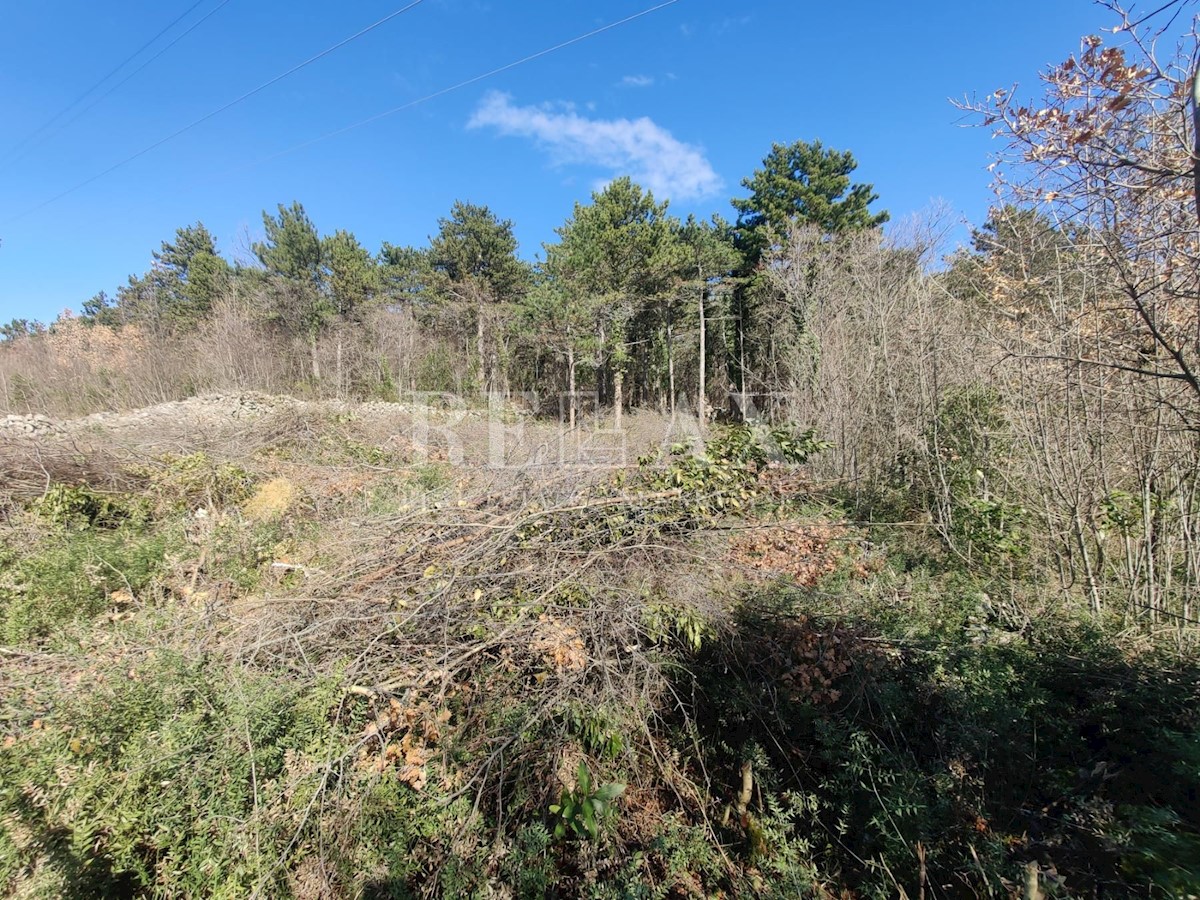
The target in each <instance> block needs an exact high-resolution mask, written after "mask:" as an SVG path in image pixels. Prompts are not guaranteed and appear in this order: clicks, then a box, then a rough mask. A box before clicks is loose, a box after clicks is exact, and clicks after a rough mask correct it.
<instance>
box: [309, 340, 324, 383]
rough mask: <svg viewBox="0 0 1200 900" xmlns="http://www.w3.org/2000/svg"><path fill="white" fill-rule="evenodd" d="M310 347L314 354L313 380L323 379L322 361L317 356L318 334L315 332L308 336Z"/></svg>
mask: <svg viewBox="0 0 1200 900" xmlns="http://www.w3.org/2000/svg"><path fill="white" fill-rule="evenodd" d="M308 349H309V352H310V353H311V354H312V373H313V381H320V380H321V361H320V360H319V359H318V358H317V334H316V332H313V333H312V334H310V335H309V336H308Z"/></svg>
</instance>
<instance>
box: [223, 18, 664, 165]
mask: <svg viewBox="0 0 1200 900" xmlns="http://www.w3.org/2000/svg"><path fill="white" fill-rule="evenodd" d="M678 2H679V0H665V2H663V3H659V4H657V5H656V6H651V7H649V8H648V9H643V10H642V11H641V12H637V13H634V14H633V15H631V16H626V17H625V18H624V19H618V20H617V21H615V22H609V23H608V24H607V25H602V26H600V27H599V28H595V29H593V30H591V31H589V32H587V33H585V34H580V35H576V36H575V37H573V38H571V39H570V40H566V41H563V42H562V43H561V44H555V45H554V46H553V47H547V48H546V49H545V50H539V51H538V52H537V53H531V54H530V55H529V56H525V57H522V58H521V59H518V60H515V61H513V62H510V63H505V64H504V65H502V66H500V67H498V68H495V69H492V70H490V71H488V72H484V73H482V74H480V75H475V76H472V77H471V78H468V79H466V80H465V81H460V82H458V83H457V84H453V85H451V86H450V87H445V88H442V89H441V90H438V91H434V92H433V93H432V94H426V95H425V96H424V97H418V98H417V99H416V100H410V101H408V102H407V103H402V104H401V105H400V106H396V107H393V108H392V109H389V110H386V111H384V112H381V113H376V114H375V115H373V116H370V117H368V118H366V119H362V120H360V121H358V122H355V123H353V124H351V125H346V126H345V127H343V128H338V129H337V130H335V131H329V132H326V133H325V134H322V135H318V136H317V137H315V138H310V139H309V140H307V141H303V142H302V143H299V144H296V145H294V146H292V147H288V148H287V149H285V150H280V151H279V152H278V153H273V154H271V155H270V156H265V157H263V158H262V159H259V160H257V161H255V162H252V163H249V164H248V165H245V166H242V167H241V168H240V169H237V170H234V171H243V170H245V169H251V168H254V167H255V166H260V165H262V164H263V163H267V162H271V161H272V160H275V159H278V158H279V157H281V156H287V155H288V154H289V153H295V152H296V151H298V150H303V149H305V148H306V147H311V146H312V145H313V144H318V143H320V142H321V141H325V140H329V139H330V138H334V137H338V136H339V135H343V134H345V133H346V132H348V131H353V130H354V129H356V128H361V127H363V126H364V125H370V124H371V123H372V122H378V121H379V120H380V119H386V118H387V117H388V116H394V115H395V114H396V113H400V112H404V111H405V110H406V109H412V108H413V107H414V106H419V105H420V104H422V103H428V102H429V101H430V100H436V99H437V98H438V97H442V96H445V95H446V94H449V93H452V92H454V91H457V90H461V89H462V88H465V87H469V86H471V85H472V84H476V83H478V82H480V81H483V80H484V79H486V78H491V77H492V76H494V75H499V74H500V73H502V72H507V71H508V70H509V69H515V68H516V67H517V66H522V65H524V64H525V63H528V62H533V61H534V60H535V59H540V58H541V57H543V56H547V55H549V54H551V53H554V52H556V51H558V50H562V49H563V48H565V47H570V46H571V45H572V44H578V43H579V42H580V41H585V40H587V39H588V38H590V37H595V36H596V35H598V34H602V33H603V32H605V31H611V30H612V29H613V28H617V27H619V26H621V25H625V24H628V23H629V22H632V21H634V20H635V19H640V18H642V17H643V16H648V15H650V14H651V13H654V12H658V11H659V10H660V9H663V8H665V7H668V6H672V5H674V4H676V3H678Z"/></svg>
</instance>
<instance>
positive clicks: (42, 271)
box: [0, 0, 1113, 321]
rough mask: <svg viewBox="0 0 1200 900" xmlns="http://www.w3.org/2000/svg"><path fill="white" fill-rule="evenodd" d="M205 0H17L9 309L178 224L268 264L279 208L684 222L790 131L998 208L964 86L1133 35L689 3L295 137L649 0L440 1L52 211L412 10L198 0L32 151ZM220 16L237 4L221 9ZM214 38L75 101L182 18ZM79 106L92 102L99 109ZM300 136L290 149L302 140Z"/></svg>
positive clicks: (1079, 13) (898, 202)
mask: <svg viewBox="0 0 1200 900" xmlns="http://www.w3.org/2000/svg"><path fill="white" fill-rule="evenodd" d="M195 2H196V0H156V2H151V0H116V2H110V3H96V2H95V0H39V2H37V3H15V2H14V3H6V4H4V8H3V10H2V11H0V121H2V122H3V123H4V125H3V128H2V129H0V240H2V241H3V243H2V245H0V320H4V321H7V320H8V319H9V318H10V317H13V316H25V317H31V318H39V319H52V318H53V317H54V316H55V315H56V314H57V312H58V311H59V310H61V309H63V308H65V307H71V308H75V309H77V308H78V307H79V305H80V304H81V303H82V302H83V301H84V300H86V299H87V298H88V297H90V296H92V295H93V294H94V293H96V292H97V291H99V290H102V289H103V290H106V291H108V292H109V293H110V294H111V293H112V292H113V291H114V289H115V288H116V287H117V286H118V285H119V284H121V283H123V282H124V280H125V277H126V276H127V275H128V274H129V273H141V272H143V271H145V270H146V269H147V268H148V266H149V263H150V254H151V252H152V251H153V250H155V249H156V248H157V247H158V246H159V244H160V242H161V241H163V240H164V239H168V238H170V237H171V236H172V235H173V234H174V232H175V229H176V228H178V227H180V226H181V225H185V224H189V223H192V222H195V221H197V220H201V221H203V222H204V223H205V224H206V225H207V226H208V227H209V229H210V230H211V231H212V232H213V233H214V234H215V235H216V237H217V240H218V245H219V248H220V249H221V251H222V252H223V253H224V254H225V255H226V256H229V257H231V258H234V257H238V256H244V255H245V254H246V251H245V249H244V248H245V247H246V246H248V244H249V242H250V241H252V240H254V239H256V238H257V237H259V236H260V235H261V228H262V221H261V212H262V210H263V209H272V210H273V209H274V208H275V206H276V204H278V203H280V202H283V203H290V202H291V201H293V200H299V201H300V202H302V203H303V204H304V206H305V208H306V209H307V210H308V212H309V214H310V216H311V217H312V218H313V220H314V221H315V222H316V224H317V226H318V228H319V229H320V230H321V231H322V232H323V233H324V232H332V231H334V230H335V229H338V228H345V229H348V230H350V231H353V232H354V233H355V234H356V235H357V236H358V237H359V239H360V240H361V241H362V242H363V243H364V244H365V245H366V246H367V247H368V248H370V249H371V250H372V251H374V250H377V249H378V247H379V245H380V243H381V242H382V241H385V240H386V241H390V242H392V243H394V244H407V243H413V244H423V243H424V242H425V241H426V239H427V238H428V236H429V235H430V234H432V233H434V232H435V231H436V228H437V219H438V218H439V217H440V216H444V215H446V214H447V213H448V211H449V209H450V206H451V204H452V203H453V202H454V200H455V199H463V200H469V201H471V202H473V203H482V204H487V205H488V206H490V207H491V208H492V209H493V211H495V212H496V213H497V214H498V215H500V216H501V217H504V218H510V219H512V220H513V221H514V223H515V225H516V232H517V236H518V238H519V239H520V241H521V252H522V255H524V256H526V257H528V258H533V257H534V256H535V255H536V254H537V253H538V252H539V251H540V248H541V244H542V243H543V242H545V241H549V240H552V239H553V238H554V229H555V228H556V227H557V226H559V225H560V224H561V223H562V222H563V220H564V219H565V218H566V217H567V216H568V215H569V214H570V212H571V209H572V205H573V204H574V203H575V202H576V201H579V200H584V201H586V200H587V198H588V197H589V195H590V192H591V191H592V190H593V189H595V188H596V187H597V186H598V185H601V184H603V183H604V182H605V181H606V180H608V179H610V178H612V177H614V176H615V175H620V174H632V175H633V176H634V177H635V178H636V179H638V180H639V181H641V182H642V183H643V184H645V185H646V186H648V187H652V188H653V189H655V192H656V194H657V195H659V196H660V198H661V197H666V198H668V199H670V200H671V209H672V211H673V212H675V213H676V214H679V215H681V216H683V215H686V214H687V213H689V212H695V213H697V214H699V215H701V216H704V217H707V216H708V215H709V214H711V213H712V212H720V213H722V214H723V215H726V216H732V210H731V209H730V207H729V198H731V197H733V196H735V195H741V194H742V193H743V192H742V190H741V188H740V185H739V182H740V181H741V179H742V178H744V177H746V176H747V175H749V174H750V173H751V172H752V171H753V170H754V168H755V167H756V166H758V165H759V164H760V163H761V160H762V157H763V156H764V155H765V154H766V153H767V151H768V150H769V149H770V146H771V144H772V142H775V141H780V142H791V141H795V140H801V139H803V140H814V139H819V140H821V141H822V142H823V143H824V144H825V145H826V146H829V147H832V148H836V149H841V150H850V151H852V152H853V153H854V154H855V156H856V158H857V159H858V161H859V169H858V172H857V173H856V175H857V177H858V178H859V180H862V181H867V182H871V183H873V184H874V185H875V188H876V190H877V192H878V193H879V194H880V198H881V199H880V202H879V206H880V207H881V208H886V209H888V210H889V211H890V212H891V213H892V215H893V218H894V219H897V218H901V217H904V216H906V215H908V214H911V213H914V212H917V211H919V210H921V209H923V208H926V207H928V206H929V204H930V202H931V201H932V200H934V199H935V198H940V199H942V200H944V201H946V202H947V203H948V204H949V205H950V206H951V207H952V208H953V209H954V210H956V211H957V212H958V213H959V214H960V215H961V216H962V218H963V220H964V221H971V222H978V221H979V220H981V219H982V217H983V216H984V215H985V213H986V209H987V206H988V203H989V200H990V196H991V195H990V192H989V188H988V183H989V178H988V173H987V171H986V166H987V163H988V152H989V149H990V139H989V135H988V133H987V132H986V131H985V130H983V129H978V128H964V127H962V125H961V122H960V116H959V114H958V112H957V111H956V110H955V109H954V108H953V107H952V106H951V104H950V102H949V99H950V98H956V97H957V98H962V97H964V96H969V95H971V94H979V95H984V94H987V93H989V92H990V91H992V90H994V89H995V88H997V87H1011V86H1012V85H1013V84H1014V83H1019V84H1020V86H1021V89H1020V90H1019V93H1020V94H1031V93H1034V92H1035V91H1036V89H1037V74H1038V72H1039V71H1041V70H1042V69H1043V68H1044V67H1046V66H1047V65H1048V64H1050V63H1052V62H1056V61H1059V60H1060V59H1062V58H1064V57H1065V56H1066V55H1067V54H1069V53H1071V52H1073V51H1075V50H1076V48H1077V47H1078V40H1079V38H1080V36H1081V35H1084V34H1087V33H1095V32H1097V31H1099V30H1100V29H1101V28H1104V27H1108V26H1110V25H1112V24H1113V22H1112V21H1111V20H1110V19H1109V17H1108V15H1107V13H1106V12H1105V11H1104V10H1103V9H1102V8H1100V7H1099V6H1097V5H1095V4H1093V3H1091V2H1088V0H1006V2H1005V3H1003V4H997V3H995V2H988V3H983V2H975V0H957V2H949V0H928V2H922V3H897V2H895V0H889V2H877V0H857V2H847V3H828V2H801V0H761V2H742V3H735V2H729V0H726V2H723V3H722V2H717V0H677V2H675V3H673V4H670V5H668V6H666V7H665V8H663V9H660V10H658V11H656V12H653V13H651V14H649V15H646V16H643V17H641V18H638V19H636V20H635V21H632V22H629V23H627V24H625V25H622V26H620V27H617V28H614V29H612V30H609V31H606V32H604V33H602V34H599V35H597V36H595V37H592V38H589V39H588V40H585V41H581V42H579V43H576V44H574V45H572V46H570V47H567V48H565V49H563V50H560V51H558V52H555V53H553V54H549V55H547V56H543V57H541V58H539V59H536V60H534V61H532V62H529V63H527V64H525V65H522V66H518V67H516V68H512V69H509V70H507V71H505V72H502V73H500V74H498V75H495V76H493V77H490V78H486V79H483V80H480V81H478V82H476V83H474V84H471V85H468V86H466V87H463V88H461V89H458V90H455V91H452V92H449V93H446V94H443V95H441V96H438V97H436V98H434V99H431V100H428V101H427V102H422V103H418V104H417V105H415V106H412V107H410V108H408V109H406V110H404V111H402V112H399V113H397V114H395V115H392V116H388V117H386V118H383V119H380V120H378V121H375V122H373V123H371V124H368V125H365V126H363V127H359V128H355V129H353V130H350V131H348V132H345V133H343V134H340V135H337V136H335V137H331V138H328V139H324V140H320V141H317V142H316V143H311V144H309V145H308V146H304V147H302V148H301V149H292V148H295V147H297V146H298V145H301V144H305V143H306V142H308V141H310V140H312V139H313V138H318V137H320V136H322V135H325V134H328V133H330V132H333V131H336V130H338V129H341V128H343V127H344V126H347V125H351V124H353V123H355V122H358V121H361V120H363V119H366V118H368V117H371V116H374V115H376V114H378V113H380V112H383V111H385V110H388V109H392V108H395V107H397V106H401V105H403V104H407V103H411V102H412V101H415V100H420V99H421V98H424V97H427V96H428V95H430V94H434V93H436V92H439V91H441V90H443V89H445V88H447V87H450V86H452V85H455V84H458V83H460V82H463V81H465V80H467V79H469V78H472V77H473V76H476V75H479V74H481V73H484V72H488V71H490V70H492V69H495V68H498V67H500V66H503V65H505V64H507V63H510V62H513V61H515V60H518V59H521V58H523V57H525V56H528V55H530V54H533V53H536V52H538V51H540V50H543V49H545V48H547V47H550V46H552V45H555V44H557V43H560V42H562V41H565V40H568V39H570V38H573V37H575V36H577V35H580V34H583V33H585V32H587V31H589V30H592V29H595V28H597V27H600V26H602V25H604V24H606V23H609V22H612V21H615V20H619V19H621V18H624V17H626V16H630V15H632V14H634V13H637V12H639V11H641V10H643V9H646V8H647V7H650V6H652V5H654V4H653V2H652V0H641V2H639V0H596V2H590V3H584V2H579V0H527V2H520V3H517V2H507V3H505V2H501V0H488V2H481V0H423V2H421V3H420V4H419V5H417V6H416V7H415V8H413V9H412V10H410V11H409V12H407V13H404V14H403V15H400V16H398V17H396V18H395V19H393V20H391V21H389V22H388V23H386V24H384V25H382V26H381V27H379V28H377V29H376V30H374V31H372V32H370V33H369V34H367V35H365V36H363V37H362V38H360V39H358V40H356V41H354V42H353V43H351V44H349V45H347V46H345V47H343V48H342V49H340V50H338V51H337V52H335V53H333V54H330V55H329V56H327V57H325V58H323V59H321V60H320V61H318V62H316V63H314V64H312V65H311V66H308V67H307V68H305V69H303V70H301V71H299V72H297V73H296V74H294V75H292V76H290V77H288V78H286V79H284V80H282V81H280V82H279V83H277V84H274V85H272V86H271V87H269V88H267V89H265V90H263V91H262V92H261V93H259V94H257V95H255V96H254V97H252V98H250V99H248V100H246V101H245V102H243V103H241V104H239V105H237V106H235V107H233V108H232V109H229V110H227V111H226V112H223V113H221V114H220V115H217V116H215V117H213V118H212V119H210V120H209V121H206V122H204V123H203V124H201V125H199V126H197V127H195V128H193V129H192V130H190V131H188V132H187V133H185V134H183V135H182V136H180V137H179V138H177V139H175V140H172V141H170V142H168V143H166V144H164V145H163V146H160V147H158V148H156V149H154V150H152V151H151V152H149V153H146V154H145V155H144V156H142V157H140V158H138V159H136V160H134V161H133V162H131V163H129V164H128V165H125V166H123V167H121V168H120V169H118V170H116V171H114V172H111V173H110V174H108V175H105V176H104V177H102V178H99V179H98V180H96V181H94V182H93V183H91V184H89V185H87V186H85V187H82V188H80V189H78V190H75V191H74V192H72V193H70V194H68V195H67V196H65V197H63V198H62V199H59V200H56V201H55V202H53V203H50V204H48V205H45V206H41V208H38V209H36V210H35V211H32V212H29V210H31V209H34V208H35V207H38V206H40V205H41V204H43V203H44V202H45V201H46V200H48V199H49V198H51V197H54V196H56V195H58V194H60V193H62V192H63V191H66V190H68V189H70V188H72V187H73V186H75V185H77V184H79V183H81V182H83V181H85V180H87V179H89V178H91V177H92V176H94V175H96V174H97V173H99V172H102V171H104V170H105V169H107V168H109V167H110V166H112V165H113V164H114V163H117V162H120V161H121V160H123V159H125V158H127V157H129V156H131V155H133V154H135V153H137V152H138V151H140V150H142V149H143V148H145V147H147V146H149V145H151V144H153V143H154V142H156V141H158V140H160V139H162V138H163V137H165V136H167V135H169V134H171V133H172V132H174V131H176V130H177V129H179V128H182V127H183V126H185V125H187V124H189V123H191V122H193V121H195V120H197V119H199V118H200V117H202V116H204V115H206V114H208V113H210V112H212V111H213V110H215V109H217V108H219V107H221V106H222V105H224V104H226V103H228V102H229V101H231V100H233V99H234V98H236V97H239V96H240V95H242V94H244V93H245V92H247V91H249V90H251V89H253V88H255V87H257V86H258V85H260V84H262V83H264V82H266V81H268V80H269V79H271V78H273V77H274V76H276V75H278V74H279V73H281V72H283V71H285V70H287V69H288V68H290V67H292V66H294V65H295V64H297V63H299V62H301V61H303V60H305V59H307V58H308V57H310V56H312V55H314V54H316V53H319V52H320V51H322V50H324V49H325V48H327V47H329V46H330V45H332V44H334V43H336V42H337V41H339V40H341V39H342V38H344V37H348V36H349V35H351V34H354V33H355V32H357V31H359V30H360V29H362V28H363V27H365V26H367V25H369V24H370V23H372V22H374V21H376V20H378V19H380V18H382V17H384V16H386V15H387V14H389V13H391V12H393V11H394V10H396V9H398V8H400V7H401V6H403V5H404V4H403V3H402V2H401V0H357V2H354V3H336V4H335V3H328V2H318V0H288V2H283V0H202V2H199V3H197V4H196V6H195V9H194V10H192V11H191V13H190V14H189V15H188V16H186V17H185V18H184V19H183V20H182V21H181V22H180V23H179V24H178V25H177V26H176V27H175V28H174V29H173V30H171V31H169V32H168V33H167V34H166V35H164V36H163V37H162V38H161V39H160V40H159V41H158V42H157V43H155V44H154V45H153V46H151V47H150V48H149V49H148V50H147V51H146V52H145V53H144V54H143V55H142V56H140V57H138V58H137V59H136V60H134V61H133V62H132V63H131V64H130V65H129V66H128V67H126V68H125V69H123V70H122V71H121V72H120V73H118V74H117V75H116V76H115V77H114V78H112V79H111V80H110V81H108V82H106V83H105V84H104V85H103V86H101V87H100V88H99V89H98V90H97V91H95V92H94V93H93V94H91V95H90V96H89V97H88V98H87V99H85V101H84V102H83V103H82V104H80V106H78V107H76V108H75V109H74V110H73V111H72V112H70V113H68V114H67V115H65V116H63V117H62V118H61V119H60V120H59V121H58V122H56V123H55V124H54V125H53V126H52V127H50V128H48V129H46V130H45V131H44V132H43V133H42V134H41V135H39V136H38V137H37V138H36V139H35V140H34V141H32V142H29V143H28V144H27V145H26V146H24V147H23V148H22V149H20V150H19V151H18V152H12V148H13V147H14V146H16V145H18V144H20V142H22V141H23V140H25V139H26V138H27V137H28V136H29V135H30V134H32V133H33V132H35V131H36V130H37V129H38V128H39V127H40V126H41V125H43V123H45V122H46V121H47V120H48V119H50V118H51V117H52V116H54V115H55V114H56V113H58V112H59V111H60V110H62V109H63V108H64V107H66V106H67V105H68V104H70V103H71V101H73V100H75V99H76V98H77V97H78V96H79V95H80V94H81V93H83V92H84V91H85V90H86V89H88V88H89V87H90V86H91V85H92V84H93V83H94V82H96V81H97V80H98V79H99V78H100V77H101V76H103V75H104V74H106V73H107V72H109V71H110V70H111V69H112V68H113V67H114V66H116V65H117V64H118V63H119V62H121V61H122V60H123V59H125V58H126V57H127V56H128V55H129V54H131V53H132V52H133V51H134V50H136V49H137V48H138V47H140V46H141V45H142V44H144V43H145V42H146V41H148V40H149V39H150V38H151V37H153V36H154V35H155V34H156V33H157V32H159V31H160V30H161V29H163V28H164V27H165V26H166V25H167V24H168V23H170V22H171V21H172V20H173V19H175V18H176V17H177V16H179V15H180V14H181V13H183V12H184V11H185V10H187V9H188V7H189V6H191V5H192V4H193V3H195ZM213 10H216V11H215V12H213ZM209 13H211V15H210V16H209V18H207V19H205V20H204V21H203V22H202V23H201V24H200V25H198V26H197V27H196V28H195V29H194V30H193V31H192V32H191V33H189V34H187V35H186V36H185V37H183V38H182V39H181V40H179V42H178V43H177V44H175V45H174V46H173V47H171V48H170V49H169V50H167V51H166V52H165V53H163V54H162V56H160V57H159V58H158V59H156V60H154V61H153V62H151V63H150V64H149V65H147V66H146V67H145V69H144V70H142V71H141V72H139V73H138V74H137V75H135V76H134V77H132V78H130V79H129V80H128V82H126V83H125V84H123V85H122V86H120V87H119V88H117V89H116V90H114V91H112V93H111V94H109V95H108V96H107V97H105V98H104V99H103V100H101V101H100V102H98V103H96V104H95V105H94V106H93V107H92V108H91V109H88V110H87V111H86V112H84V113H83V114H82V115H78V116H77V113H78V112H79V110H80V109H81V108H83V107H86V106H88V105H89V104H90V103H92V102H93V101H94V100H95V99H96V98H97V97H99V96H100V95H101V94H103V93H104V92H105V91H106V90H108V89H109V88H110V87H111V86H112V85H113V84H115V83H116V82H118V81H120V80H121V79H122V78H123V77H125V76H126V75H127V74H128V73H129V72H131V71H132V70H133V69H134V68H136V67H137V66H138V65H140V64H141V63H142V62H143V61H145V60H146V59H147V58H149V57H150V56H151V55H152V54H154V53H155V52H157V50H159V49H161V48H162V47H163V46H165V45H166V44H167V43H168V42H169V41H171V40H172V39H173V38H175V37H177V36H178V35H180V34H181V33H182V32H183V31H184V30H185V29H187V28H188V27H189V26H191V25H193V24H194V23H196V22H197V21H199V20H200V19H201V18H202V17H203V16H205V15H208V14H209ZM76 116H77V117H76ZM289 150H290V151H291V152H283V151H289Z"/></svg>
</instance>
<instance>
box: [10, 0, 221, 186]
mask: <svg viewBox="0 0 1200 900" xmlns="http://www.w3.org/2000/svg"><path fill="white" fill-rule="evenodd" d="M230 2H231V0H221V2H220V3H218V4H217V5H216V6H214V7H213V8H212V9H211V10H209V11H208V12H207V13H205V14H204V15H203V16H202V17H200V18H199V19H197V20H196V21H195V22H193V23H192V24H191V25H190V26H189V27H188V29H187V30H186V31H184V32H183V33H182V34H179V35H178V36H176V37H175V39H174V40H172V41H171V42H170V43H169V44H167V45H166V46H165V47H163V48H162V49H161V50H159V51H158V52H157V53H155V54H154V55H153V56H151V57H150V58H149V59H147V60H146V61H145V62H143V63H142V64H141V65H140V66H138V67H137V68H136V69H134V70H133V71H132V72H130V73H129V74H128V75H126V76H125V77H124V78H122V79H121V80H120V81H118V82H117V83H116V84H114V85H113V86H112V87H110V88H109V89H108V90H107V91H105V92H104V93H103V94H101V95H100V96H99V97H97V98H96V99H95V100H93V101H92V102H91V103H89V104H88V105H87V106H85V107H84V108H83V109H81V110H79V111H78V112H77V113H75V115H73V116H71V118H69V119H67V121H65V122H63V123H62V124H61V125H59V126H58V128H56V129H55V130H54V131H53V132H51V133H50V134H48V135H47V136H46V139H47V140H48V139H49V138H52V137H54V135H56V134H60V133H61V132H62V131H63V129H65V128H69V127H70V126H71V125H72V124H73V123H74V122H77V121H78V120H79V118H80V117H81V116H84V115H86V114H87V112H88V111H89V110H91V109H94V108H95V107H96V106H97V105H98V104H100V103H102V102H103V101H104V100H105V99H106V98H107V97H109V96H111V95H112V94H113V92H114V91H117V90H120V88H121V87H123V86H124V85H126V84H128V83H129V82H130V81H131V80H132V79H133V78H135V77H136V76H137V75H138V74H139V73H140V72H142V71H143V70H144V69H145V68H146V67H147V66H149V65H150V64H151V63H153V62H154V61H155V60H156V59H158V58H159V57H161V56H162V55H163V54H165V53H166V52H167V51H168V50H170V49H171V48H172V47H174V46H175V45H176V44H178V43H179V42H180V41H182V40H183V39H184V38H185V37H187V36H188V35H189V34H191V33H192V32H193V31H195V30H196V29H197V28H199V27H200V26H201V25H203V24H204V23H205V22H207V21H208V20H209V19H211V18H212V17H213V16H215V15H216V14H217V13H219V12H220V11H221V10H222V9H224V8H225V7H226V6H228V5H229V3H230ZM192 8H193V9H195V7H192ZM31 149H32V148H27V149H26V150H25V152H24V153H21V154H20V155H18V156H17V157H16V158H15V159H13V160H12V162H14V163H15V162H20V161H21V160H22V159H24V158H25V157H26V156H28V155H29V151H30V150H31Z"/></svg>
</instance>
